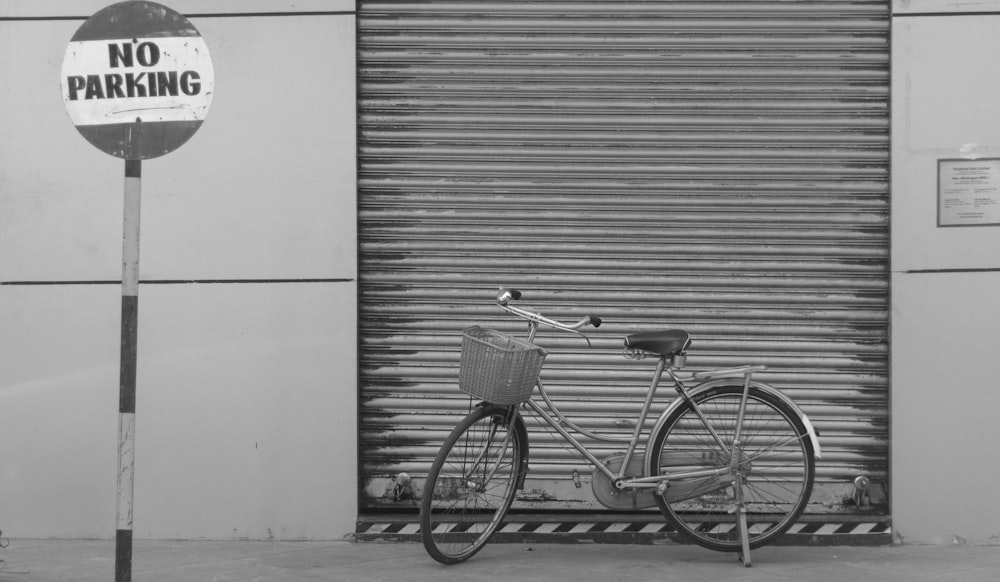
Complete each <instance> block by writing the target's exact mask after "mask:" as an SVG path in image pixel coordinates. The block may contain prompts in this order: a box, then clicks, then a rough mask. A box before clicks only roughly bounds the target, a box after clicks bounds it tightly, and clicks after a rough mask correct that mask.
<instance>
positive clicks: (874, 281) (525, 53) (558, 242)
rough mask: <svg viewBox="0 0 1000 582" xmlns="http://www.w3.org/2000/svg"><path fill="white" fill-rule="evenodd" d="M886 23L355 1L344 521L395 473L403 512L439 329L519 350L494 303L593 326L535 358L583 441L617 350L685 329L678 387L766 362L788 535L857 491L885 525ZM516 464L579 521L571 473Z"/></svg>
mask: <svg viewBox="0 0 1000 582" xmlns="http://www.w3.org/2000/svg"><path fill="white" fill-rule="evenodd" d="M888 8H889V7H888V2H887V1H886V0H878V1H862V0H858V1H844V2H837V1H834V2H829V1H825V0H824V1H771V2H752V1H741V2H723V1H717V0H708V1H701V2H655V1H643V2H627V1H604V2H597V1H579V2H547V1H534V2H460V1H452V2H435V1H424V2H382V1H367V0H364V1H362V2H361V3H360V12H359V23H360V24H359V31H360V36H359V49H360V52H359V59H360V62H359V69H360V81H359V82H360V97H361V103H360V135H361V143H360V155H359V161H360V162H359V163H360V176H359V186H360V229H359V232H360V236H361V251H360V252H361V257H360V260H361V280H360V283H361V285H360V288H361V297H360V306H361V307H360V309H361V314H360V322H361V323H360V325H361V342H362V345H361V363H360V365H361V379H362V385H361V397H362V405H361V410H360V415H361V427H362V434H361V447H362V449H363V450H362V466H361V475H362V481H363V483H362V488H363V491H362V507H363V508H377V507H382V506H398V505H399V503H398V502H396V501H394V500H393V499H392V495H391V494H389V491H390V490H391V488H392V484H393V483H392V478H393V477H394V476H395V475H396V474H397V473H398V472H400V471H405V472H409V473H411V474H412V475H413V476H414V477H415V478H416V479H417V482H418V489H419V481H420V478H421V477H422V475H423V473H424V472H425V471H426V470H427V468H428V466H429V464H430V461H431V460H432V458H433V455H434V453H435V452H436V450H437V447H438V446H439V445H440V443H441V442H442V441H443V439H444V438H445V436H446V434H447V433H448V431H449V430H450V429H451V427H452V426H453V425H454V424H455V423H456V422H457V419H458V418H459V416H460V415H462V414H464V413H465V411H466V410H467V407H468V400H467V399H466V398H465V397H464V396H462V395H461V394H460V393H459V392H458V391H457V362H458V348H459V344H460V330H461V329H463V328H464V327H466V326H468V325H471V324H484V325H487V326H492V327H497V328H500V329H505V330H511V331H513V330H520V327H511V326H512V325H515V322H513V321H511V320H510V319H509V318H507V317H506V316H504V315H503V314H502V312H500V310H499V309H497V308H496V307H495V305H493V303H492V299H493V293H494V291H495V289H496V287H497V286H499V285H501V284H503V285H507V286H515V287H519V288H521V289H523V290H524V291H525V294H526V296H525V299H526V301H525V303H526V304H529V305H532V306H534V307H538V308H540V309H541V310H542V311H543V312H544V313H546V314H548V315H551V316H554V317H557V318H565V319H570V318H575V317H578V316H582V315H585V314H589V313H595V314H598V315H600V316H602V317H603V318H604V319H605V321H606V323H605V325H604V326H603V327H601V328H600V329H599V330H597V332H596V333H595V334H594V335H593V339H594V348H593V349H588V348H587V346H586V344H585V343H584V342H582V341H581V340H579V339H574V338H572V337H568V336H561V337H560V336H558V335H553V334H551V333H550V334H548V335H546V336H543V337H542V338H541V340H542V341H540V343H543V344H545V345H546V346H547V347H550V348H551V352H552V355H551V356H550V357H549V359H548V360H547V363H546V369H545V372H544V374H545V377H546V378H547V379H548V385H550V386H551V387H552V391H553V393H555V394H557V395H558V397H559V399H560V402H563V403H565V410H566V412H569V413H571V414H572V415H573V416H574V417H576V418H577V419H578V420H579V421H580V423H581V424H583V425H584V426H586V427H588V428H595V429H603V430H610V431H615V430H626V429H622V428H620V427H617V424H616V422H617V421H618V420H619V419H620V418H623V417H627V416H629V415H631V414H633V413H634V411H636V410H637V409H638V406H639V405H640V404H641V400H640V395H641V393H642V391H643V390H644V389H645V387H646V386H647V385H648V379H649V375H650V374H651V372H652V366H653V363H652V362H651V361H646V362H639V363H637V362H634V361H630V360H625V359H623V358H621V356H620V346H621V338H622V336H623V335H625V334H626V333H630V332H632V331H636V330H649V329H656V328H667V327H681V328H685V329H687V330H689V331H690V332H692V334H693V335H694V336H695V341H694V344H693V348H692V350H691V352H690V357H689V364H690V365H691V367H693V368H699V367H712V366H728V365H738V364H741V363H746V362H758V363H763V364H767V365H768V366H769V368H770V369H769V371H768V372H767V373H765V374H762V379H763V380H764V381H767V382H770V383H773V384H774V385H776V386H778V387H780V388H782V389H783V390H785V391H786V392H787V393H788V394H789V395H791V396H792V397H793V398H795V399H796V400H797V401H798V402H800V403H801V404H802V405H803V407H804V408H805V410H806V411H807V413H808V414H809V415H810V416H811V417H812V418H813V419H814V421H815V424H816V425H817V426H818V428H819V430H820V431H821V432H822V435H823V439H822V441H823V444H824V446H825V456H824V458H823V460H822V461H821V464H820V465H819V471H818V472H819V483H818V487H817V490H816V493H815V494H814V498H813V501H814V502H815V507H814V508H813V509H812V511H813V512H822V511H843V510H848V511H849V510H850V509H851V508H850V507H849V506H845V505H844V504H843V503H842V501H843V499H844V498H845V497H848V496H850V495H851V493H852V492H853V489H852V487H851V485H850V482H851V480H852V479H853V478H854V477H855V476H857V475H859V474H864V475H867V476H869V477H870V478H871V479H872V480H873V481H874V483H875V486H874V487H873V489H872V493H873V499H874V502H875V505H876V506H880V505H881V506H883V508H884V504H885V496H886V493H885V488H884V486H885V483H886V480H887V456H888V430H887V419H888V404H887V402H888V382H887V374H888V369H887V358H888V346H887V325H888V323H887V306H888V161H889V149H888V146H889V143H888V87H889V84H888V83H889V79H888V76H889V71H888V43H887V37H888ZM664 396H665V401H666V400H669V397H670V396H671V394H665V395H664ZM529 426H530V423H529ZM531 442H532V473H531V477H532V480H531V481H530V482H529V490H528V491H527V493H526V495H525V499H528V498H533V499H536V500H545V501H546V502H547V503H546V504H545V506H546V507H548V508H552V507H566V508H577V507H581V508H593V507H598V506H596V505H595V503H594V502H593V501H592V497H591V494H590V491H589V487H588V486H587V485H586V481H588V477H589V475H590V469H588V468H587V467H586V465H585V463H583V462H582V461H580V460H579V459H578V458H577V456H576V455H575V454H574V453H572V452H571V451H569V450H567V449H566V448H565V447H561V446H559V444H558V443H557V442H555V441H553V440H552V439H550V438H547V437H545V436H544V434H542V433H538V432H533V433H532V435H531ZM605 448H607V447H605ZM619 449H620V447H611V448H610V449H608V450H609V451H610V450H619ZM574 470H578V471H579V472H580V473H581V475H582V477H583V481H584V486H583V487H582V488H580V489H577V488H575V487H574V486H573V483H572V481H570V480H567V479H566V477H568V476H570V475H571V474H572V472H573V471H574Z"/></svg>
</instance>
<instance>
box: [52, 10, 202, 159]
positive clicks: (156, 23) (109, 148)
mask: <svg viewBox="0 0 1000 582" xmlns="http://www.w3.org/2000/svg"><path fill="white" fill-rule="evenodd" d="M61 84H62V95H63V101H64V103H65V105H66V111H67V113H69V116H70V119H71V120H72V121H73V125H75V126H76V128H77V130H79V132H80V133H81V134H82V135H83V136H84V137H85V138H87V140H88V141H89V142H90V143H92V144H93V145H94V146H95V147H97V148H98V149H100V150H102V151H104V152H106V153H108V154H111V155H113V156H117V157H119V158H125V159H127V160H144V159H149V158H155V157H158V156H162V155H164V154H166V153H169V152H171V151H173V150H175V149H177V148H178V147H180V146H181V145H183V144H184V142H186V141H187V140H188V139H189V138H190V137H191V136H192V135H194V132H195V131H197V130H198V128H199V127H201V124H202V122H203V121H204V120H205V117H206V115H208V109H209V107H210V106H211V104H212V95H213V93H214V91H215V72H214V69H213V67H212V59H211V56H210V55H209V52H208V46H207V45H206V44H205V41H204V39H202V37H201V35H200V34H199V33H198V30H197V29H195V27H194V26H193V25H192V24H191V23H190V22H189V21H188V19H187V18H185V17H184V16H182V15H180V14H178V13H177V12H174V11H173V10H171V9H170V8H167V7H166V6H162V5H160V4H157V3H155V2H146V1H139V0H135V1H129V2H120V3H118V4H114V5H111V6H108V7H107V8H104V9H102V10H100V11H99V12H97V13H95V14H94V15H93V16H91V17H90V18H89V19H87V21H86V22H84V23H83V25H82V26H80V28H79V29H78V30H77V31H76V34H75V35H73V38H72V39H71V40H70V42H69V45H68V46H67V47H66V54H65V57H64V58H63V66H62V78H61Z"/></svg>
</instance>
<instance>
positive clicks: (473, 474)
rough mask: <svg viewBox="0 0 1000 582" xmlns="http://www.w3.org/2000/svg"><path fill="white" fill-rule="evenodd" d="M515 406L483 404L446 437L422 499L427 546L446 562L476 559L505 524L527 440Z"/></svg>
mask: <svg viewBox="0 0 1000 582" xmlns="http://www.w3.org/2000/svg"><path fill="white" fill-rule="evenodd" d="M508 411H509V408H508V407H501V406H490V405H484V406H479V407H477V408H476V409H475V410H473V411H472V412H471V413H469V415H468V416H466V417H465V418H464V419H463V420H462V422H460V423H459V424H458V426H456V427H455V429H454V430H453V431H452V432H451V434H450V435H449V436H448V438H447V440H445V442H444V445H442V446H441V450H440V451H438V454H437V456H436V457H435V459H434V464H433V465H431V469H430V472H429V473H428V474H427V480H426V481H425V482H424V490H423V493H422V496H421V500H420V533H421V538H422V540H423V543H424V548H425V549H426V550H427V553H428V554H430V556H431V557H432V558H434V559H435V560H437V561H438V562H441V563H442V564H455V563H457V562H462V561H465V560H468V559H469V558H471V557H472V556H473V555H474V554H476V553H477V552H478V551H479V550H481V549H482V548H483V546H485V545H486V543H487V542H489V540H490V538H491V537H492V536H493V534H494V533H495V532H496V531H497V529H498V528H499V527H500V525H501V523H502V521H503V518H504V516H505V515H506V514H507V511H508V510H509V509H510V506H511V503H513V501H514V496H515V494H516V492H517V487H518V484H519V480H520V477H521V471H522V470H523V464H522V461H521V460H522V458H524V454H525V453H526V447H527V442H526V439H525V436H524V432H523V429H522V430H517V427H516V426H515V422H508V420H509V415H508Z"/></svg>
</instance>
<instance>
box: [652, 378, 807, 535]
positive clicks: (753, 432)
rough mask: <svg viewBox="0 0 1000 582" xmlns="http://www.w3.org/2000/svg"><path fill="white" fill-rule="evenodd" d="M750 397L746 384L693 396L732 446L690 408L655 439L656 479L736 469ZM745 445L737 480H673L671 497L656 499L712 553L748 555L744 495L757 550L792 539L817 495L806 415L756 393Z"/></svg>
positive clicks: (674, 414) (677, 525) (681, 410)
mask: <svg viewBox="0 0 1000 582" xmlns="http://www.w3.org/2000/svg"><path fill="white" fill-rule="evenodd" d="M742 397H743V386H718V387H714V388H710V389H708V390H706V391H704V392H702V393H700V394H697V395H695V396H694V398H693V400H694V401H695V403H696V404H697V408H698V409H699V410H700V411H701V412H702V414H703V415H704V416H705V418H706V420H707V421H708V423H709V424H710V425H711V426H712V427H713V429H714V430H715V431H716V433H717V434H718V436H719V437H720V439H721V440H722V442H723V443H725V448H723V447H722V446H721V445H720V444H719V443H718V441H717V440H716V439H715V438H714V437H713V436H712V435H711V434H710V432H709V431H708V430H707V429H706V427H705V423H704V422H702V420H701V419H700V418H699V416H698V414H697V412H696V411H695V409H694V408H693V407H692V406H691V404H690V403H687V402H685V403H684V404H683V405H682V406H680V407H678V408H677V409H676V410H674V411H673V412H672V413H671V414H670V416H669V417H668V418H667V419H666V422H665V423H664V424H663V425H662V427H661V429H660V430H659V431H658V432H657V434H655V435H653V438H652V448H651V449H650V455H649V457H648V459H649V467H647V468H648V470H649V471H650V473H649V474H650V475H664V474H670V473H675V474H676V473H678V472H681V471H685V470H688V471H691V470H699V469H710V468H717V467H726V466H727V465H729V464H730V459H731V458H732V454H731V451H732V450H733V441H734V440H735V435H736V425H737V422H738V415H739V408H740V401H741V399H742ZM741 441H742V453H741V454H740V456H739V462H738V464H737V466H738V470H737V471H738V474H739V477H738V481H737V482H733V481H732V480H730V481H729V482H726V481H724V480H718V479H715V480H713V478H707V479H706V478H702V479H701V480H686V481H684V480H681V481H676V482H672V483H671V488H670V489H668V491H667V492H666V493H665V494H664V495H657V496H656V501H657V504H658V505H659V506H660V510H661V512H662V513H663V515H664V516H665V517H666V518H667V521H668V522H670V524H671V525H673V526H674V527H675V528H676V529H677V531H678V532H679V533H680V534H681V535H683V536H685V537H686V538H688V539H690V540H691V541H694V542H695V543H697V544H699V545H701V546H704V547H706V548H709V549H713V550H719V551H732V552H738V551H741V550H742V544H741V540H740V533H739V527H738V525H737V512H736V504H737V496H738V495H741V496H742V500H743V504H744V507H745V509H746V514H747V520H748V526H749V538H750V539H749V543H750V547H751V548H756V547H760V546H763V545H765V544H768V543H770V542H772V541H774V540H775V539H776V538H777V537H778V536H780V535H781V534H783V533H785V532H786V531H787V530H788V528H789V527H791V526H792V524H793V523H794V522H795V520H796V519H798V517H799V516H800V515H801V514H802V511H803V510H804V509H805V507H806V504H807V503H808V502H809V496H810V494H811V493H812V486H813V480H814V479H815V474H816V461H815V457H814V451H813V446H812V441H811V440H810V439H809V436H808V433H807V431H806V428H805V425H804V424H803V423H802V420H801V419H800V418H799V416H798V414H796V413H795V411H793V410H792V409H791V407H789V406H788V405H787V404H786V403H785V402H783V401H782V400H781V399H780V398H777V397H775V396H774V395H772V394H769V393H767V392H765V391H763V390H759V389H757V388H755V387H751V388H750V393H749V395H748V399H747V405H746V411H745V414H744V420H743V429H742V434H741ZM737 485H739V487H740V491H739V492H737V491H736V486H737ZM685 487H686V488H687V489H685ZM671 489H673V490H674V491H671Z"/></svg>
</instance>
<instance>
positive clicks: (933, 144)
mask: <svg viewBox="0 0 1000 582" xmlns="http://www.w3.org/2000/svg"><path fill="white" fill-rule="evenodd" d="M955 6H958V7H955ZM894 9H895V10H894V17H893V26H892V39H893V46H892V50H893V57H892V75H893V87H892V91H893V93H892V111H893V117H892V125H893V136H892V164H893V172H892V270H893V273H892V306H893V309H892V360H893V363H892V433H891V434H892V436H891V439H892V440H891V443H892V459H891V475H892V481H891V503H892V516H893V529H894V531H895V532H896V534H897V535H898V536H899V537H900V538H901V539H902V540H903V541H908V542H922V543H953V542H956V541H958V542H961V541H962V540H966V541H969V542H972V543H985V542H995V541H996V539H997V537H998V536H1000V503H998V502H997V501H996V500H995V494H996V488H997V483H998V482H1000V463H997V462H996V460H995V454H994V453H993V451H992V450H991V449H992V446H993V445H994V443H995V442H996V441H997V438H998V436H1000V429H998V428H997V426H998V424H997V421H996V419H997V414H998V411H1000V390H998V386H997V374H996V368H995V361H996V358H997V357H998V352H1000V302H998V301H997V297H998V296H1000V226H975V227H971V226H962V227H949V228H942V227H938V226H937V160H939V159H942V158H960V157H963V156H976V155H978V156H982V157H1000V115H998V114H997V105H996V104H997V96H998V95H1000V70H998V69H997V67H996V63H995V60H996V58H995V56H996V55H997V54H1000V3H998V2H995V1H993V2H964V3H961V4H960V5H959V3H954V2H947V1H945V0H940V1H936V0H935V1H931V0H927V1H923V2H916V1H912V2H910V1H902V0H897V1H896V3H895V6H894Z"/></svg>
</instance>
